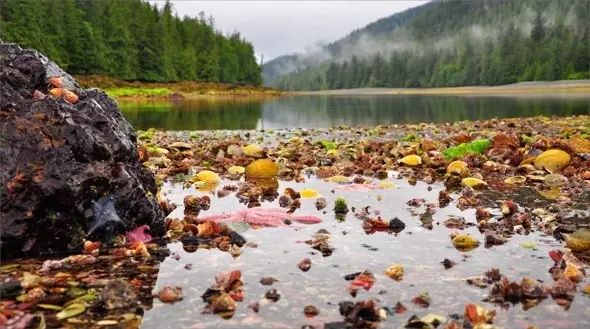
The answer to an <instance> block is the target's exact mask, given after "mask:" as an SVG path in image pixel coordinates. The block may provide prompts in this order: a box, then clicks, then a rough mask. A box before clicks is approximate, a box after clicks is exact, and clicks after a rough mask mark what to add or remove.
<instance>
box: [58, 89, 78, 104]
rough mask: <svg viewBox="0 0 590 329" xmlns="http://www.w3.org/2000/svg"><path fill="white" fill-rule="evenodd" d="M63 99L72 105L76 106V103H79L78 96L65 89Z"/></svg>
mask: <svg viewBox="0 0 590 329" xmlns="http://www.w3.org/2000/svg"><path fill="white" fill-rule="evenodd" d="M62 97H63V99H65V100H66V102H68V103H70V104H76V102H78V95H76V94H74V93H73V92H71V91H69V90H67V89H64V90H63V96H62Z"/></svg>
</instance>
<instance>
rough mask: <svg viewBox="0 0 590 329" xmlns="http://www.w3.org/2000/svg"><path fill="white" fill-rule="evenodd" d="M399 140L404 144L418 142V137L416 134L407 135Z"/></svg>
mask: <svg viewBox="0 0 590 329" xmlns="http://www.w3.org/2000/svg"><path fill="white" fill-rule="evenodd" d="M399 140H400V141H402V142H416V141H417V140H418V136H416V135H415V134H407V135H405V136H404V137H402V138H400V139H399Z"/></svg>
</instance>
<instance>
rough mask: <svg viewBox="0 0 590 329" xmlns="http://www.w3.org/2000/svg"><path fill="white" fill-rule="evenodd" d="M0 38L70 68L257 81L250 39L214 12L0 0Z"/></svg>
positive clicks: (105, 0) (90, 1) (69, 0)
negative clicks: (225, 26) (216, 19)
mask: <svg viewBox="0 0 590 329" xmlns="http://www.w3.org/2000/svg"><path fill="white" fill-rule="evenodd" d="M0 31H1V32H0V39H2V40H3V41H5V42H16V43H19V44H20V45H21V46H23V47H30V48H35V49H38V50H39V51H41V52H43V53H45V54H46V55H47V56H48V57H50V58H51V59H53V60H55V61H56V62H57V63H58V64H59V65H60V66H61V67H62V68H64V69H65V70H67V71H68V72H69V73H72V74H103V75H108V76H111V77H116V78H119V79H124V80H143V81H159V82H163V81H178V80H199V81H212V82H231V83H235V82H239V83H248V84H255V85H259V84H260V83H261V75H260V67H259V66H258V64H257V63H256V58H255V56H254V49H253V47H252V45H251V44H250V43H249V42H248V41H246V40H244V39H243V38H241V37H240V35H239V34H237V33H235V34H232V35H230V36H224V35H222V34H221V33H220V32H218V31H216V30H215V27H214V23H213V19H212V18H206V17H205V15H204V14H201V15H200V16H199V17H198V18H189V17H184V18H179V17H176V16H175V15H173V12H172V7H171V5H170V4H169V3H166V4H165V5H164V6H163V7H162V8H161V9H158V8H157V7H155V6H154V5H151V4H149V3H147V2H145V1H142V0H125V1H119V0H101V1H96V0H47V1H25V0H2V1H0Z"/></svg>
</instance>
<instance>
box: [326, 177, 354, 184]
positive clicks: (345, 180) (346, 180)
mask: <svg viewBox="0 0 590 329" xmlns="http://www.w3.org/2000/svg"><path fill="white" fill-rule="evenodd" d="M327 181H328V182H330V183H338V184H345V183H350V178H348V177H346V176H342V175H336V176H332V177H329V178H328V179H327Z"/></svg>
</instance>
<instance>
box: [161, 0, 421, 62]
mask: <svg viewBox="0 0 590 329" xmlns="http://www.w3.org/2000/svg"><path fill="white" fill-rule="evenodd" d="M156 1H158V2H159V0H151V1H150V2H156ZM171 2H172V4H173V6H174V8H175V10H176V13H177V14H178V15H179V16H181V17H182V16H184V15H188V16H192V17H195V16H197V15H198V13H199V12H200V11H204V12H205V14H206V15H207V16H209V15H213V17H214V19H215V25H216V27H217V29H220V30H221V31H223V33H230V32H233V31H239V32H240V33H241V35H242V36H243V37H245V38H246V39H247V40H249V41H250V42H252V43H253V44H254V50H255V51H256V53H257V54H256V55H257V56H258V57H259V56H260V54H264V61H265V62H267V61H269V60H271V59H273V58H275V57H277V56H280V55H284V54H289V53H293V52H303V51H305V50H306V49H307V48H308V47H313V46H314V45H317V44H318V43H320V42H323V43H327V42H331V41H334V40H336V39H339V38H341V37H343V36H345V35H346V34H348V33H349V32H351V31H352V30H354V29H357V28H360V27H363V26H365V25H367V24H368V23H371V22H373V21H375V20H377V19H379V18H382V17H386V16H389V15H391V14H394V13H397V12H400V11H403V10H405V9H408V8H411V7H415V6H419V5H421V4H424V3H426V2H427V1H393V0H392V1H368V0H366V1H188V0H182V1H171ZM161 3H163V2H160V4H161Z"/></svg>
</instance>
